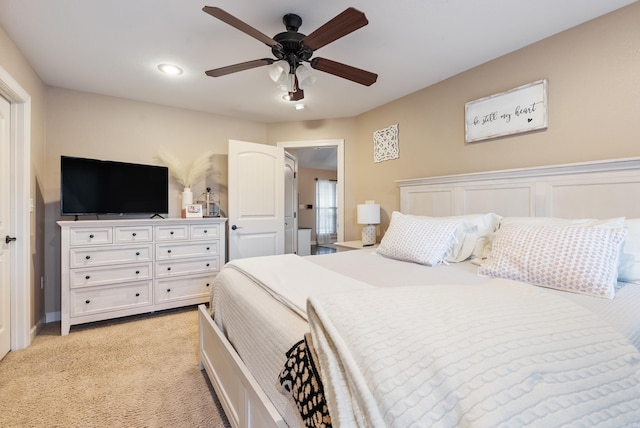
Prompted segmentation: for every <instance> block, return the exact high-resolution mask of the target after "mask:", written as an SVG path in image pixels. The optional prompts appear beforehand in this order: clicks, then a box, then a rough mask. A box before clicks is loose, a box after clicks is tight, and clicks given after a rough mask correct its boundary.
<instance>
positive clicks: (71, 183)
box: [60, 156, 169, 216]
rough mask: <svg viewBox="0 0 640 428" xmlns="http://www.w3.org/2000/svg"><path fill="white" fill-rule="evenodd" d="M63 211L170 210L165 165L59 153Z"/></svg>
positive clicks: (162, 211) (120, 211)
mask: <svg viewBox="0 0 640 428" xmlns="http://www.w3.org/2000/svg"><path fill="white" fill-rule="evenodd" d="M60 212H61V215H63V216H64V215H73V216H77V215H99V214H122V215H124V214H151V215H153V214H167V213H168V212H169V169H168V168H167V167H164V166H157V165H143V164H135V163H125V162H114V161H104V160H98V159H86V158H78V157H71V156H61V157H60Z"/></svg>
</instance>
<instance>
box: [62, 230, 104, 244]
mask: <svg viewBox="0 0 640 428" xmlns="http://www.w3.org/2000/svg"><path fill="white" fill-rule="evenodd" d="M111 243H113V228H112V227H74V228H72V229H70V230H69V245H70V246H71V247H76V246H78V245H102V244H111Z"/></svg>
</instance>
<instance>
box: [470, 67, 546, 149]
mask: <svg viewBox="0 0 640 428" xmlns="http://www.w3.org/2000/svg"><path fill="white" fill-rule="evenodd" d="M464 113H465V114H464V119H465V140H466V142H467V143H472V142H474V141H480V140H487V139H490V138H496V137H502V136H505V135H511V134H519V133H522V132H529V131H534V130H537V129H546V128H547V80H546V79H544V80H538V81H536V82H533V83H529V84H527V85H523V86H519V87H517V88H515V89H511V90H510V91H507V92H502V93H500V94H495V95H491V96H489V97H485V98H480V99H479V100H475V101H469V102H468V103H466V104H465V106H464Z"/></svg>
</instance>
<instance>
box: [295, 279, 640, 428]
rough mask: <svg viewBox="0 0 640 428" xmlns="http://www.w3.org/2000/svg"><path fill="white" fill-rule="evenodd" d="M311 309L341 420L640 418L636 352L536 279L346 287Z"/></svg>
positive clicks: (385, 423)
mask: <svg viewBox="0 0 640 428" xmlns="http://www.w3.org/2000/svg"><path fill="white" fill-rule="evenodd" d="M307 313H308V318H309V324H310V328H311V334H312V337H313V346H315V349H316V351H317V357H318V361H319V366H320V367H319V371H320V377H321V378H322V381H323V382H324V394H325V395H326V401H327V404H328V407H329V412H330V414H331V419H332V420H333V422H334V425H336V426H343V427H344V426H348V427H350V426H370V427H409V426H430V427H431V426H434V427H491V428H494V427H515V426H518V427H520V426H528V427H530V426H534V427H535V426H537V427H544V428H548V427H551V426H554V427H556V426H572V427H573V426H583V427H594V426H611V427H622V426H638V424H640V353H639V352H638V350H637V349H636V348H635V347H634V346H633V345H631V344H630V343H629V342H628V340H627V339H626V338H624V337H623V336H622V335H620V334H619V333H618V332H616V331H615V330H614V329H612V328H611V327H610V326H608V325H607V324H606V323H605V322H603V321H602V320H601V319H600V318H598V317H597V316H595V315H593V314H592V313H591V312H589V311H588V310H586V309H584V308H582V307H580V306H577V305H575V304H573V303H571V302H569V301H568V300H566V299H564V298H562V297H559V296H553V295H549V294H547V293H544V292H542V291H541V290H539V289H537V288H536V287H532V286H529V285H525V284H522V283H517V282H514V281H508V280H500V279H498V280H492V281H490V283H489V284H487V285H474V286H468V285H467V286H453V285H447V286H430V287H402V288H394V289H369V290H364V291H351V292H344V293H336V294H332V295H322V296H316V297H311V298H310V299H309V303H308V308H307ZM634 424H635V425H634Z"/></svg>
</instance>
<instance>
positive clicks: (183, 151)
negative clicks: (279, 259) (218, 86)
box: [45, 87, 266, 313]
mask: <svg viewBox="0 0 640 428" xmlns="http://www.w3.org/2000/svg"><path fill="white" fill-rule="evenodd" d="M46 95H47V118H46V124H47V187H46V196H45V198H46V204H47V212H46V241H47V243H48V246H47V251H46V254H45V259H46V266H47V272H48V273H49V275H51V277H53V278H55V279H56V284H57V286H56V287H52V288H51V290H48V292H47V294H46V308H47V313H51V312H56V311H59V310H60V284H59V283H60V281H59V277H60V268H59V266H60V254H59V245H60V235H59V230H58V227H57V224H56V221H58V220H60V156H61V155H67V156H79V157H89V158H97V159H108V160H116V161H126V162H136V163H146V164H158V162H157V160H156V159H155V156H156V155H157V153H158V150H160V149H162V150H165V151H166V152H168V153H170V154H172V155H173V156H175V157H176V158H178V159H179V160H180V161H181V162H182V163H184V164H189V163H190V162H192V161H193V159H195V158H196V157H197V156H199V155H201V154H202V153H204V152H206V151H212V152H213V153H214V156H213V162H214V168H213V170H212V171H210V172H209V174H208V175H207V177H205V179H203V180H202V181H201V182H200V183H198V184H197V185H195V186H194V187H193V195H194V199H198V197H199V196H200V195H201V194H202V193H203V192H204V191H205V189H206V187H207V186H210V187H211V188H212V190H213V191H214V192H216V193H218V194H219V196H220V199H221V207H222V209H223V210H225V211H226V207H227V204H226V202H227V147H228V141H229V139H237V140H243V141H252V142H256V143H263V144H264V143H266V125H265V124H262V123H256V122H251V121H247V120H242V119H235V118H229V117H223V116H217V115H213V114H209V113H201V112H196V111H191V110H184V109H177V108H171V107H165V106H159V105H155V104H148V103H141V102H136V101H131V100H125V99H122V98H114V97H107V96H102V95H95V94H89V93H86V92H77V91H71V90H67V89H61V88H54V87H47V91H46ZM181 192H182V187H181V186H180V185H179V184H178V183H177V182H176V181H175V180H173V179H171V180H170V195H169V216H170V217H179V216H180V208H181V198H180V194H181Z"/></svg>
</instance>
